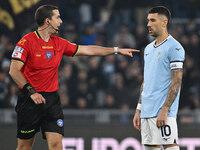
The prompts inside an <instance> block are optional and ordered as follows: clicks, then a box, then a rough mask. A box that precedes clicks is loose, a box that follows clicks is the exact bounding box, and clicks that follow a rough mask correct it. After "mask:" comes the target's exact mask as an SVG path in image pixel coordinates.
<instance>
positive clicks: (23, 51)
mask: <svg viewBox="0 0 200 150" xmlns="http://www.w3.org/2000/svg"><path fill="white" fill-rule="evenodd" d="M27 57H28V41H27V40H26V39H25V38H22V39H21V40H20V41H19V42H18V43H17V44H16V46H15V48H14V50H13V53H12V56H11V60H12V61H14V60H17V61H21V62H23V63H25V62H26V59H27Z"/></svg>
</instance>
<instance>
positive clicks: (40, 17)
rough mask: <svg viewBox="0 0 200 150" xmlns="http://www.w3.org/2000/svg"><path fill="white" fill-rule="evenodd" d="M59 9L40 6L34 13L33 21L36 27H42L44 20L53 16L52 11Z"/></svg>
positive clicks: (51, 6) (50, 6)
mask: <svg viewBox="0 0 200 150" xmlns="http://www.w3.org/2000/svg"><path fill="white" fill-rule="evenodd" d="M55 9H57V10H58V9H59V8H58V7H57V6H53V5H42V6H40V7H39V8H38V9H37V10H36V12H35V21H36V22H37V24H38V26H39V27H40V26H42V25H43V24H44V21H45V19H46V18H49V19H51V17H52V16H53V10H55Z"/></svg>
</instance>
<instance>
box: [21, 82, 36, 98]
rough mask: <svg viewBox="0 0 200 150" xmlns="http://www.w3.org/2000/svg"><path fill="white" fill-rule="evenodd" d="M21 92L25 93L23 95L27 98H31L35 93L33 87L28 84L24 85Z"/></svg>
mask: <svg viewBox="0 0 200 150" xmlns="http://www.w3.org/2000/svg"><path fill="white" fill-rule="evenodd" d="M22 91H23V92H24V93H25V94H28V95H29V96H31V94H34V93H36V92H37V91H36V90H35V89H34V87H33V86H32V85H30V84H29V83H26V84H25V85H24V86H23V88H22Z"/></svg>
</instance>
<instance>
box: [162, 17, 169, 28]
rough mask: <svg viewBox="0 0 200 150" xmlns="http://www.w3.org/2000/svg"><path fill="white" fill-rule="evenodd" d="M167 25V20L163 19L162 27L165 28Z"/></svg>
mask: <svg viewBox="0 0 200 150" xmlns="http://www.w3.org/2000/svg"><path fill="white" fill-rule="evenodd" d="M167 24H168V20H167V19H164V20H163V27H167Z"/></svg>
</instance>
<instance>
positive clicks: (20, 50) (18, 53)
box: [12, 46, 24, 58]
mask: <svg viewBox="0 0 200 150" xmlns="http://www.w3.org/2000/svg"><path fill="white" fill-rule="evenodd" d="M23 50H24V49H23V48H21V47H19V46H16V47H15V49H14V51H13V53H12V57H15V58H21V57H22V53H23Z"/></svg>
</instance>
